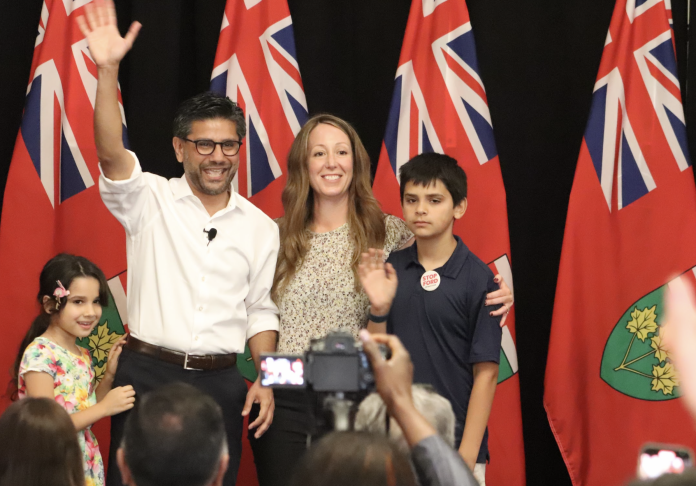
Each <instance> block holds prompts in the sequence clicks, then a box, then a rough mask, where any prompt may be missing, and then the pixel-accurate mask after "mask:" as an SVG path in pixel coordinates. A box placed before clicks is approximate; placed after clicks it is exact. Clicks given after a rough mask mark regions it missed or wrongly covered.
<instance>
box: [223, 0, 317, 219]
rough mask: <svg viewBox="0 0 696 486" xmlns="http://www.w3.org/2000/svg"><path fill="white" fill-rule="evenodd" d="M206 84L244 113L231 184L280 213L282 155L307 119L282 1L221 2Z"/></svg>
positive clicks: (273, 212) (273, 213)
mask: <svg viewBox="0 0 696 486" xmlns="http://www.w3.org/2000/svg"><path fill="white" fill-rule="evenodd" d="M210 87H211V90H212V91H215V92H218V93H221V94H227V96H229V97H230V99H232V100H233V101H236V102H237V103H238V104H239V106H240V107H241V108H242V109H243V110H244V113H245V116H246V122H247V135H246V138H245V140H244V144H243V145H242V149H241V151H240V167H239V171H238V172H237V176H236V177H235V180H234V184H235V189H236V190H237V191H238V192H239V194H241V195H242V196H244V197H247V198H249V199H250V200H251V202H253V203H254V204H255V205H256V206H258V207H259V208H261V209H262V210H263V211H265V212H266V213H267V214H268V215H269V216H271V217H278V216H280V215H281V214H282V206H281V203H280V194H281V192H282V190H283V187H284V185H285V178H284V177H283V175H284V173H285V167H286V163H285V158H286V156H287V153H288V151H289V149H290V145H291V144H292V141H293V140H294V138H295V135H296V134H297V133H298V132H299V131H300V128H302V125H303V124H304V123H305V121H307V101H306V99H305V95H304V90H303V88H302V79H301V77H300V71H299V66H298V64H297V54H296V52H295V39H294V35H293V28H292V19H291V18H290V11H289V9H288V5H287V2H286V0H229V1H228V2H227V6H226V8H225V15H224V18H223V21H222V29H221V31H220V40H219V42H218V49H217V54H216V55H215V67H214V69H213V74H212V79H211V82H210Z"/></svg>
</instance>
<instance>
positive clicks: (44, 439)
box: [0, 398, 85, 486]
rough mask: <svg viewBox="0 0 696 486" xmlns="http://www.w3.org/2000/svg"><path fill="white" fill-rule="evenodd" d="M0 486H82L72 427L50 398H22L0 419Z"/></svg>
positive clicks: (59, 407)
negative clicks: (47, 485) (0, 438)
mask: <svg viewBox="0 0 696 486" xmlns="http://www.w3.org/2000/svg"><path fill="white" fill-rule="evenodd" d="M0 437H2V440H0V486H17V485H22V486H44V485H46V484H50V485H51V486H83V485H84V484H85V473H84V470H83V466H82V451H81V449H80V445H79V443H78V442H77V434H76V433H75V426H74V425H73V422H72V420H71V419H70V416H69V415H68V413H67V412H66V411H65V410H64V409H63V407H61V406H60V405H58V404H57V403H56V402H55V401H54V400H51V399H50V398H25V399H23V400H20V401H18V402H15V403H13V404H12V405H10V406H9V407H8V408H7V410H6V411H5V413H4V414H3V415H2V417H0Z"/></svg>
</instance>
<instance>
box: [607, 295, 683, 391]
mask: <svg viewBox="0 0 696 486" xmlns="http://www.w3.org/2000/svg"><path fill="white" fill-rule="evenodd" d="M666 287H667V286H666V285H663V286H662V287H660V288H658V289H657V290H654V291H652V292H650V293H649V294H648V295H646V296H644V297H642V298H640V299H639V300H637V301H636V302H635V303H634V304H633V305H632V306H630V307H629V308H628V309H627V310H626V312H624V314H623V315H622V316H621V319H619V322H617V323H616V326H615V327H614V329H613V331H612V332H611V334H610V335H609V339H608V340H607V343H606V346H605V348H604V354H603V356H602V365H601V371H600V376H601V377H602V380H604V381H605V382H606V383H607V384H608V385H609V386H611V387H612V388H614V389H615V390H617V391H619V392H621V393H623V394H625V395H628V396H630V397H633V398H637V399H640V400H650V401H664V400H672V399H674V398H678V397H679V382H678V380H677V377H676V373H675V370H674V366H673V365H672V363H671V360H670V357H669V351H668V350H667V349H665V347H664V344H663V341H662V337H663V336H662V333H663V330H662V328H661V321H662V318H663V316H664V314H663V312H664V307H663V300H662V297H663V294H664V291H665V289H666Z"/></svg>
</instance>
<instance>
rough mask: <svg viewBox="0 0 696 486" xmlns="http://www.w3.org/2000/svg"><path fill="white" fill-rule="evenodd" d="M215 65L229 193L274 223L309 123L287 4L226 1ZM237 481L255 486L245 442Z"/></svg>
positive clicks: (251, 375) (250, 375) (249, 370)
mask: <svg viewBox="0 0 696 486" xmlns="http://www.w3.org/2000/svg"><path fill="white" fill-rule="evenodd" d="M214 66H215V67H214V68H213V74H212V77H211V78H212V79H211V81H210V89H211V90H212V91H215V92H217V93H221V94H227V96H229V97H230V99H232V100H233V101H236V102H237V103H238V104H239V106H240V107H242V109H243V110H244V115H245V117H246V124H247V134H246V137H245V138H244V144H243V145H242V149H241V150H240V153H239V171H238V172H237V175H236V176H235V178H234V182H233V183H234V186H235V190H236V191H237V192H238V193H239V194H240V195H242V196H244V197H246V198H248V199H249V200H250V201H251V202H252V203H253V204H254V205H256V206H257V207H258V208H260V209H261V210H262V211H264V212H265V213H266V214H267V215H268V216H270V217H271V218H278V217H280V216H282V215H283V205H282V203H281V199H280V197H281V194H282V192H283V188H284V187H285V181H286V175H285V174H286V158H287V154H288V152H289V151H290V146H291V145H292V142H293V140H294V139H295V135H297V133H298V132H299V131H300V128H302V125H304V123H305V122H306V121H307V118H308V117H307V101H306V99H305V94H304V89H303V88H302V78H301V77H300V70H299V66H298V64H297V55H296V52H295V37H294V34H293V28H292V18H291V17H290V10H289V9H288V4H287V1H286V0H227V6H226V7H225V15H224V17H223V20H222V29H221V30H220V39H219V41H218V47H217V53H216V54H215V64H214ZM237 363H238V366H239V368H240V371H241V373H242V375H243V376H244V377H245V378H246V379H247V380H249V381H254V380H255V379H256V369H255V368H254V365H253V362H252V360H251V353H250V352H249V348H248V347H247V349H246V351H245V354H244V357H243V359H240V360H237ZM245 428H246V427H245ZM238 481H239V482H240V484H243V485H254V484H258V481H257V479H256V470H255V468H254V462H253V458H252V453H251V448H250V446H249V442H248V440H247V439H246V438H244V440H243V451H242V463H241V465H240V469H239V475H238Z"/></svg>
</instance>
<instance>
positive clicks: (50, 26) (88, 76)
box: [0, 0, 126, 457]
mask: <svg viewBox="0 0 696 486" xmlns="http://www.w3.org/2000/svg"><path fill="white" fill-rule="evenodd" d="M90 2H91V0H45V1H44V4H43V8H42V10H41V19H40V21H39V27H38V30H37V36H36V43H35V48H34V57H33V61H32V67H31V74H30V78H29V82H28V87H27V95H26V100H25V106H24V114H23V117H22V122H21V127H20V130H19V134H18V136H17V141H16V143H15V149H14V153H13V156H12V161H11V164H10V172H9V175H8V179H7V186H6V189H5V197H4V203H3V212H2V221H1V224H0V272H1V273H2V275H3V276H4V278H3V281H2V283H0V286H1V288H0V306H2V308H3V309H4V311H3V312H4V317H5V319H6V321H5V322H8V323H9V322H11V323H16V325H11V326H10V325H8V326H4V327H3V328H2V331H0V332H1V333H2V334H1V337H0V343H1V344H0V368H1V369H3V370H7V369H9V368H10V364H11V360H12V358H13V357H14V356H15V353H16V352H17V348H18V346H19V343H20V341H21V339H22V337H23V336H24V333H25V332H26V330H27V329H28V327H29V325H30V323H31V321H32V320H33V318H34V317H36V313H37V308H36V304H35V299H34V297H35V295H36V289H37V288H38V279H39V273H40V271H41V268H42V267H43V265H44V264H45V263H46V262H47V261H48V260H49V259H50V258H52V257H53V256H55V255H56V254H57V253H61V252H68V253H73V254H78V255H82V256H85V257H87V258H88V259H90V260H91V261H93V262H94V263H96V264H97V265H98V266H99V267H100V268H101V269H102V270H103V271H104V273H105V275H106V277H107V279H108V280H109V288H110V291H111V300H110V302H109V306H108V307H106V308H104V311H103V314H102V321H101V322H100V324H99V326H97V328H96V329H95V333H94V334H93V336H91V337H90V338H89V339H85V340H83V341H81V342H80V344H82V345H84V346H85V347H88V348H90V350H91V351H92V352H93V353H92V356H93V359H92V365H93V366H94V367H95V369H96V371H97V374H98V375H99V373H100V372H103V369H104V365H105V359H104V354H103V351H106V350H108V348H109V347H110V345H111V344H112V343H113V339H112V338H114V337H115V336H116V335H121V334H124V333H125V329H124V323H125V321H126V302H125V291H124V282H125V278H126V273H125V272H126V251H125V238H124V234H123V228H122V227H121V225H120V224H119V223H118V221H116V219H115V218H113V216H111V214H110V213H109V211H108V210H107V209H106V207H105V206H104V204H103V203H102V201H101V198H100V196H99V190H98V187H97V184H96V182H97V180H98V178H99V168H98V161H97V156H96V148H95V146H94V132H93V127H92V118H93V112H94V100H95V95H96V87H97V68H96V65H95V64H94V61H93V60H92V57H91V55H90V52H89V49H88V48H87V41H86V40H85V39H84V36H83V35H82V34H81V33H80V30H79V29H78V27H77V24H76V22H75V18H76V17H78V16H80V15H82V11H83V7H84V6H85V5H86V4H88V3H90ZM120 106H121V115H122V120H123V123H124V139H125V117H124V114H123V105H122V104H121V105H120ZM97 348H99V351H97V352H95V350H96V349H97ZM2 405H3V406H4V405H6V403H2ZM3 408H4V407H3ZM94 430H95V432H96V433H97V436H98V438H99V442H100V449H101V452H102V455H103V456H104V457H108V453H109V450H108V449H109V440H108V423H105V422H101V423H99V424H95V427H94Z"/></svg>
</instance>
